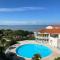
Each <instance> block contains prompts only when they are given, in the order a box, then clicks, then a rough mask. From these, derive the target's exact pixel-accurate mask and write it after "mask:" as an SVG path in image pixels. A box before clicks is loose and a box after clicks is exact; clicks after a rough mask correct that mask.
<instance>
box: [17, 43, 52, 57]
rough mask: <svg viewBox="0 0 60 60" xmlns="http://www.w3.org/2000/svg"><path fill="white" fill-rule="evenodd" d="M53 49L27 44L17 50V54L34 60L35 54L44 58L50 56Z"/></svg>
mask: <svg viewBox="0 0 60 60" xmlns="http://www.w3.org/2000/svg"><path fill="white" fill-rule="evenodd" d="M51 53H52V51H51V49H49V48H48V47H46V46H44V45H38V44H25V45H22V46H19V47H18V48H17V49H16V54H17V55H19V56H22V57H26V58H32V57H33V56H34V54H40V55H41V57H42V58H44V57H47V56H49V55H50V54H51Z"/></svg>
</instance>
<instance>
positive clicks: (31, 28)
mask: <svg viewBox="0 0 60 60" xmlns="http://www.w3.org/2000/svg"><path fill="white" fill-rule="evenodd" d="M46 26H47V25H0V29H12V30H28V31H36V30H39V29H41V28H44V27H46Z"/></svg>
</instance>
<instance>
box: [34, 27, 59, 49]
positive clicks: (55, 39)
mask: <svg viewBox="0 0 60 60" xmlns="http://www.w3.org/2000/svg"><path fill="white" fill-rule="evenodd" d="M34 36H35V38H36V39H38V40H40V41H42V43H49V45H51V46H53V47H58V48H60V26H47V27H46V28H44V29H40V30H39V31H36V32H34Z"/></svg>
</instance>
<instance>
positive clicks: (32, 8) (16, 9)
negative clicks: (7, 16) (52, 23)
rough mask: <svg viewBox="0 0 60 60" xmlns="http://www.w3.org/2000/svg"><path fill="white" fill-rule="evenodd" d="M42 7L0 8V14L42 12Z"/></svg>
mask: <svg viewBox="0 0 60 60" xmlns="http://www.w3.org/2000/svg"><path fill="white" fill-rule="evenodd" d="M44 9H45V8H43V7H19V8H0V12H13V11H28V10H44Z"/></svg>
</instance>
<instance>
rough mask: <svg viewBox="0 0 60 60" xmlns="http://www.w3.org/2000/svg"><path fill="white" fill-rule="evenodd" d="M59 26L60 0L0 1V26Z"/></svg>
mask: <svg viewBox="0 0 60 60" xmlns="http://www.w3.org/2000/svg"><path fill="white" fill-rule="evenodd" d="M46 24H60V0H0V25H46Z"/></svg>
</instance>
